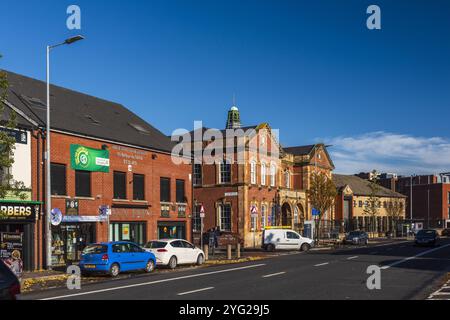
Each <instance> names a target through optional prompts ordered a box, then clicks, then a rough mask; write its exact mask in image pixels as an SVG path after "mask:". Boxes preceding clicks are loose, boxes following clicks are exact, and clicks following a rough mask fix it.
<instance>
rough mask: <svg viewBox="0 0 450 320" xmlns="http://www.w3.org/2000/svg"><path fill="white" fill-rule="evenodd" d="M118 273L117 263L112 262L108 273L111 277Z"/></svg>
mask: <svg viewBox="0 0 450 320" xmlns="http://www.w3.org/2000/svg"><path fill="white" fill-rule="evenodd" d="M119 273H120V267H119V265H118V264H117V263H113V264H112V265H111V268H109V274H110V275H111V277H117V276H118V275H119Z"/></svg>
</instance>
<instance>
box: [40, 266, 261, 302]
mask: <svg viewBox="0 0 450 320" xmlns="http://www.w3.org/2000/svg"><path fill="white" fill-rule="evenodd" d="M265 265H266V264H265V263H261V264H253V265H250V266H245V267H239V268H231V269H225V270H218V271H211V272H204V273H199V274H192V275H188V276H181V277H175V278H168V279H162V280H156V281H149V282H141V283H136V284H130V285H125V286H119V287H112V288H107V289H100V290H93V291H87V292H80V293H73V294H67V295H63V296H57V297H50V298H45V299H41V300H57V299H64V298H70V297H77V296H84V295H88V294H95V293H101V292H108V291H115V290H121V289H128V288H134V287H141V286H148V285H152V284H157V283H164V282H171V281H176V280H183V279H189V278H197V277H203V276H208V275H212V274H218V273H225V272H231V271H237V270H245V269H250V268H257V267H262V266H265Z"/></svg>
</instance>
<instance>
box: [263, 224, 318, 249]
mask: <svg viewBox="0 0 450 320" xmlns="http://www.w3.org/2000/svg"><path fill="white" fill-rule="evenodd" d="M262 239H263V242H262V248H263V249H264V250H267V251H275V250H302V251H308V250H309V249H311V247H312V246H313V245H314V241H313V240H312V239H309V238H305V237H302V236H301V235H300V234H298V233H297V232H295V231H294V230H289V229H268V230H264V231H263V235H262Z"/></svg>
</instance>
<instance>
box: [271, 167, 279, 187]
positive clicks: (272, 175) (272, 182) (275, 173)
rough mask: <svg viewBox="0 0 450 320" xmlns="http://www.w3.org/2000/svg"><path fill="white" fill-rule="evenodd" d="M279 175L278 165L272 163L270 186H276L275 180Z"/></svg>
mask: <svg viewBox="0 0 450 320" xmlns="http://www.w3.org/2000/svg"><path fill="white" fill-rule="evenodd" d="M276 176H277V166H276V165H274V164H272V165H271V166H270V186H271V187H275V180H276Z"/></svg>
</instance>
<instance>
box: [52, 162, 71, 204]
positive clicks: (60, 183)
mask: <svg viewBox="0 0 450 320" xmlns="http://www.w3.org/2000/svg"><path fill="white" fill-rule="evenodd" d="M50 174H51V184H52V187H51V191H52V195H54V196H66V195H67V189H66V165H65V164H57V163H52V164H51V170H50Z"/></svg>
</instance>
